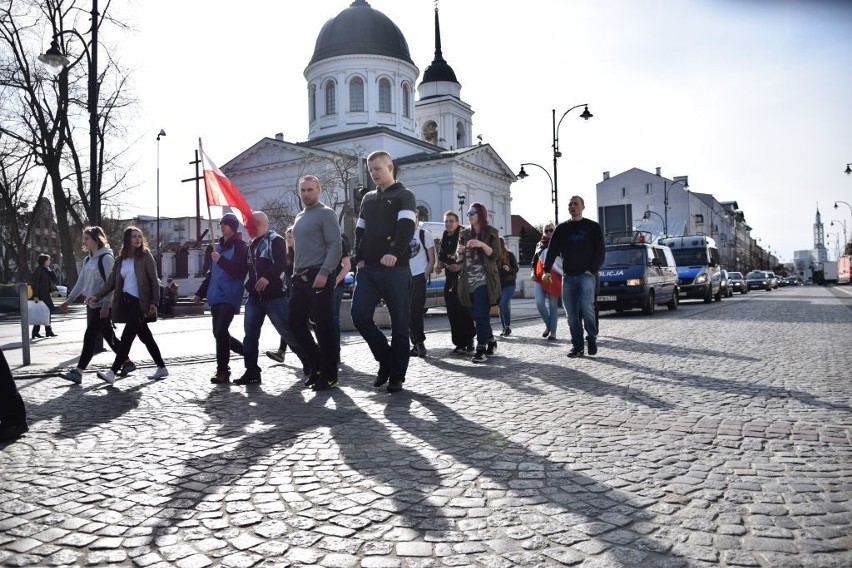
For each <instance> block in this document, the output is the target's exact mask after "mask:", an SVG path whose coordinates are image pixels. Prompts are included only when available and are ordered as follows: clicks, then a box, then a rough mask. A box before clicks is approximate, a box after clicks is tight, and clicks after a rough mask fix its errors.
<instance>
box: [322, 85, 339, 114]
mask: <svg viewBox="0 0 852 568" xmlns="http://www.w3.org/2000/svg"><path fill="white" fill-rule="evenodd" d="M325 114H326V115H329V114H337V88H336V85H335V84H334V81H328V82H327V83H326V84H325Z"/></svg>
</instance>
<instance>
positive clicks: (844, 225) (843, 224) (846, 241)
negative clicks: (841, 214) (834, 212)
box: [831, 221, 849, 252]
mask: <svg viewBox="0 0 852 568" xmlns="http://www.w3.org/2000/svg"><path fill="white" fill-rule="evenodd" d="M835 223H837V224H838V225H841V226H842V227H843V248H844V251H843V252H846V250H845V249H846V243H848V242H849V241H848V240H847V238H846V221H832V222H831V226H832V227H833V226H834V224H835Z"/></svg>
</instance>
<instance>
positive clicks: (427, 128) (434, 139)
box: [423, 120, 438, 145]
mask: <svg viewBox="0 0 852 568" xmlns="http://www.w3.org/2000/svg"><path fill="white" fill-rule="evenodd" d="M423 140H425V141H426V142H428V143H429V144H436V145H437V144H438V124H437V123H436V122H435V121H434V120H429V121H427V122H426V124H424V125H423Z"/></svg>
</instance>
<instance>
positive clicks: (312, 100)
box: [308, 85, 317, 122]
mask: <svg viewBox="0 0 852 568" xmlns="http://www.w3.org/2000/svg"><path fill="white" fill-rule="evenodd" d="M308 114H309V116H310V120H311V122H313V121H315V120H316V119H317V86H316V85H311V86H310V87H308Z"/></svg>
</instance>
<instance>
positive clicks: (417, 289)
mask: <svg viewBox="0 0 852 568" xmlns="http://www.w3.org/2000/svg"><path fill="white" fill-rule="evenodd" d="M409 300H410V301H409V307H410V309H411V320H410V321H409V322H408V329H409V330H410V331H411V335H410V339H411V344H412V345H417V344H418V343H423V342H424V341H426V332H425V331H424V330H423V316H424V311H425V308H426V275H425V274H418V275H417V276H412V277H411V296H410V298H409Z"/></svg>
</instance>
